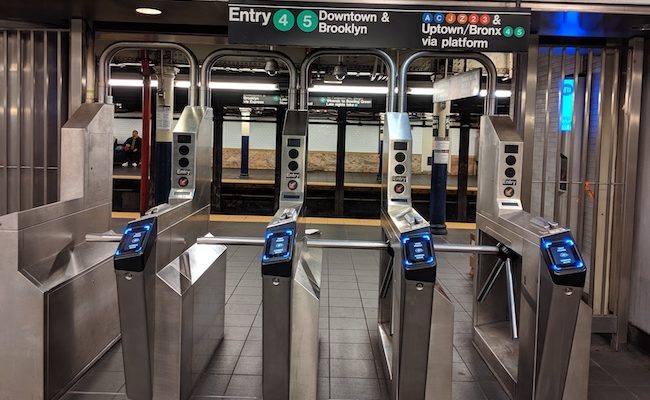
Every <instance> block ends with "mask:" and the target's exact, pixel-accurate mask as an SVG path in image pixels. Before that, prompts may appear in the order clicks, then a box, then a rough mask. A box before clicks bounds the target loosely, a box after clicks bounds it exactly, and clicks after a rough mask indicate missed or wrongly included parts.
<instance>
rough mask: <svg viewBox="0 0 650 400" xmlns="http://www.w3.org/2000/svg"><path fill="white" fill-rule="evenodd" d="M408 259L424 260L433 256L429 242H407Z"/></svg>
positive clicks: (412, 260) (414, 260) (415, 261)
mask: <svg viewBox="0 0 650 400" xmlns="http://www.w3.org/2000/svg"><path fill="white" fill-rule="evenodd" d="M406 254H407V259H408V260H409V261H411V262H413V263H418V262H423V261H426V260H427V259H429V257H431V252H430V251H429V246H428V242H426V241H423V240H417V239H414V240H409V241H408V242H407V243H406Z"/></svg>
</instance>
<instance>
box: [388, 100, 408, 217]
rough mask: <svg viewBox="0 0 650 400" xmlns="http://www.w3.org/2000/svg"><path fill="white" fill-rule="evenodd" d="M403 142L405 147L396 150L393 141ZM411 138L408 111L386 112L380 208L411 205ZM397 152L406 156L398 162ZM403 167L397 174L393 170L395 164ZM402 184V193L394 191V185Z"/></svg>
mask: <svg viewBox="0 0 650 400" xmlns="http://www.w3.org/2000/svg"><path fill="white" fill-rule="evenodd" d="M396 142H397V143H405V144H406V149H403V150H396V149H395V143H396ZM412 146H413V139H412V137H411V125H410V123H409V116H408V113H394V112H389V113H386V117H385V122H384V156H383V158H382V160H383V164H384V165H383V168H382V171H383V177H382V185H381V189H382V195H381V203H382V209H383V210H388V209H389V208H391V207H402V206H403V207H410V206H411V167H412V165H411V164H412V154H413V148H412ZM397 153H403V154H404V155H405V156H406V158H405V160H404V161H403V162H398V161H397V160H396V159H395V157H396V155H397ZM398 164H399V165H401V166H402V167H403V168H404V172H403V173H401V174H398V173H397V172H396V171H395V167H396V166H397V165H398ZM396 184H402V185H404V190H403V191H402V193H397V192H396V191H395V185H396Z"/></svg>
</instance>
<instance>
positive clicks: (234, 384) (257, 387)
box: [226, 375, 262, 398]
mask: <svg viewBox="0 0 650 400" xmlns="http://www.w3.org/2000/svg"><path fill="white" fill-rule="evenodd" d="M226 396H249V397H260V398H261V397H262V377H261V376H255V375H233V376H232V378H230V382H229V383H228V389H226Z"/></svg>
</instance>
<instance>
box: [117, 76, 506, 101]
mask: <svg viewBox="0 0 650 400" xmlns="http://www.w3.org/2000/svg"><path fill="white" fill-rule="evenodd" d="M108 84H109V85H110V86H112V87H142V86H143V82H142V80H140V79H110V80H109V81H108ZM174 86H176V87H177V88H184V89H187V88H189V87H190V82H189V81H175V82H174ZM151 87H158V81H157V80H155V79H152V80H151ZM210 89H213V90H214V89H218V90H237V91H260V92H275V91H278V90H280V87H279V85H278V84H277V83H256V82H225V81H214V82H210ZM309 91H310V92H312V93H340V94H387V93H388V88H387V87H386V86H354V85H314V86H312V87H310V88H309ZM395 91H396V92H397V90H395ZM408 94H410V95H413V96H433V88H428V87H410V88H409V89H408ZM486 95H487V90H485V89H482V90H481V92H480V96H481V97H485V96H486ZM510 96H512V92H511V91H510V90H497V91H496V97H498V98H507V97H510Z"/></svg>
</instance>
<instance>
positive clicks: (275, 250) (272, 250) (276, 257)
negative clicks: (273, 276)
mask: <svg viewBox="0 0 650 400" xmlns="http://www.w3.org/2000/svg"><path fill="white" fill-rule="evenodd" d="M293 237H294V230H293V229H292V228H285V229H282V230H276V231H270V232H267V234H266V243H265V245H264V254H263V255H262V262H263V263H265V264H271V263H277V262H282V261H287V260H289V259H291V253H292V247H293Z"/></svg>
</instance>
